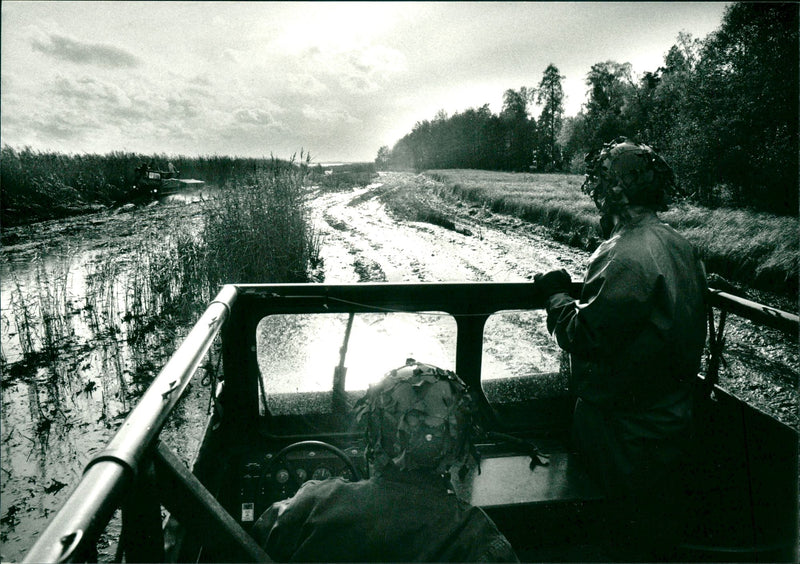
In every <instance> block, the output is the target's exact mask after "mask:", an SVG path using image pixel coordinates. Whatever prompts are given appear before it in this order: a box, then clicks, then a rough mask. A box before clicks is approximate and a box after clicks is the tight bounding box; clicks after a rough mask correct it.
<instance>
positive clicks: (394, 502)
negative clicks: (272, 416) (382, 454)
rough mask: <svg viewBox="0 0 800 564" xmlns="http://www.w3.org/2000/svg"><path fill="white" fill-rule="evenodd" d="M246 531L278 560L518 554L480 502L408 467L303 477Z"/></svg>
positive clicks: (463, 558) (481, 558)
mask: <svg viewBox="0 0 800 564" xmlns="http://www.w3.org/2000/svg"><path fill="white" fill-rule="evenodd" d="M253 536H254V538H255V539H256V541H257V542H258V543H259V544H260V545H261V546H262V547H264V549H265V550H266V551H267V553H268V554H269V555H270V556H271V557H272V558H274V559H275V560H278V561H296V562H414V561H422V562H447V561H451V562H452V561H459V562H516V561H517V557H516V555H515V554H514V551H513V549H512V548H511V545H510V544H509V543H508V541H507V540H506V538H505V537H504V536H503V535H502V534H501V533H500V532H499V531H498V530H497V527H496V526H495V525H494V523H492V521H491V520H490V519H489V517H488V516H487V515H486V514H485V513H484V512H483V511H482V510H481V509H480V508H477V507H473V506H471V505H469V504H467V503H465V502H463V501H461V500H459V499H458V498H457V497H456V496H455V495H454V494H453V493H452V492H450V491H449V490H448V488H447V485H446V482H444V481H436V480H435V479H434V481H432V480H431V477H430V476H424V475H420V473H418V472H414V471H403V472H401V471H395V472H392V473H389V474H384V475H381V476H376V477H372V478H370V479H368V480H362V481H359V482H345V481H344V480H342V479H341V478H333V479H329V480H325V481H321V482H320V481H309V482H307V483H306V484H304V485H303V487H302V488H300V490H299V491H298V492H297V494H296V495H295V496H294V497H292V498H291V499H288V500H285V501H281V502H277V503H275V504H273V505H272V507H270V508H269V509H268V510H267V511H265V512H264V514H263V515H262V516H261V518H260V519H259V520H258V521H257V522H256V524H255V525H254V528H253Z"/></svg>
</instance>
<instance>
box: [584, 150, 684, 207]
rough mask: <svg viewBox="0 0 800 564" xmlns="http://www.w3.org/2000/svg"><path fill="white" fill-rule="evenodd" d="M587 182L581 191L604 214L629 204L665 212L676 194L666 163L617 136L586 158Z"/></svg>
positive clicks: (669, 169)
mask: <svg viewBox="0 0 800 564" xmlns="http://www.w3.org/2000/svg"><path fill="white" fill-rule="evenodd" d="M585 163H586V179H585V180H584V183H583V186H582V187H581V189H582V190H583V192H584V193H586V194H588V195H589V196H591V198H592V199H593V200H594V202H595V204H596V205H597V207H598V208H599V209H600V210H601V211H603V212H606V213H607V212H613V211H616V210H619V209H621V208H623V207H624V206H626V205H629V204H635V205H643V206H648V207H650V208H653V209H655V210H657V211H665V210H666V209H667V203H668V200H669V198H670V197H671V196H674V195H675V194H677V193H678V190H677V186H676V185H675V175H674V173H673V172H672V169H671V168H670V166H669V165H668V164H667V162H666V161H665V160H664V159H663V158H661V157H660V156H659V155H657V154H656V152H655V151H653V149H652V148H651V147H649V146H648V145H644V144H642V143H634V142H632V141H629V140H628V139H627V138H625V137H618V138H616V139H614V140H613V141H611V142H609V143H606V144H604V145H603V147H602V148H601V149H595V150H593V151H591V152H590V153H589V154H587V155H586V158H585Z"/></svg>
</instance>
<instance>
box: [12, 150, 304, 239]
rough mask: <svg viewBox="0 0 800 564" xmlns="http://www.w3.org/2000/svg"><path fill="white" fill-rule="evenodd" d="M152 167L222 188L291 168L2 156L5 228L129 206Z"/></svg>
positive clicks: (260, 162)
mask: <svg viewBox="0 0 800 564" xmlns="http://www.w3.org/2000/svg"><path fill="white" fill-rule="evenodd" d="M142 163H150V164H151V166H153V168H156V169H159V170H166V168H167V165H168V163H172V164H173V165H174V166H175V167H176V168H177V169H178V170H179V171H180V176H181V177H182V178H196V179H199V180H203V181H205V182H206V184H210V185H215V186H223V185H224V184H226V183H227V182H229V181H233V180H235V179H236V178H239V177H242V176H244V175H246V174H259V173H261V172H262V171H269V170H271V169H274V168H275V167H278V168H286V167H290V166H292V165H291V163H290V161H286V160H279V159H276V158H266V157H264V158H245V157H230V156H218V155H211V156H198V157H187V156H181V155H166V154H151V155H145V154H139V153H129V152H123V151H114V152H111V153H107V154H105V155H98V154H75V155H72V154H64V153H54V152H42V151H34V150H33V149H30V148H27V147H26V148H23V149H15V148H12V147H10V146H8V145H5V146H3V147H2V149H1V150H0V177H2V183H3V190H2V194H0V207H1V208H2V209H0V214H1V217H0V219H2V224H3V225H6V226H10V225H17V224H20V223H28V222H32V221H39V220H43V219H52V218H58V217H65V216H69V215H74V214H78V213H86V212H91V211H96V210H97V209H99V208H100V207H102V206H111V205H114V204H117V203H120V202H123V201H125V200H126V199H127V198H128V197H129V196H130V195H131V194H132V191H133V187H134V185H135V184H136V173H135V171H136V168H137V167H139V166H140V165H141V164H142Z"/></svg>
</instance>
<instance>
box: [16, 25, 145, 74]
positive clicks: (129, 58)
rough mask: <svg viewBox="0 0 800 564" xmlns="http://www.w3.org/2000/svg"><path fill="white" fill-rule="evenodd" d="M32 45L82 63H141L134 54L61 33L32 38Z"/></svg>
mask: <svg viewBox="0 0 800 564" xmlns="http://www.w3.org/2000/svg"><path fill="white" fill-rule="evenodd" d="M31 46H32V47H33V48H34V49H35V50H37V51H39V52H41V53H44V54H45V55H49V56H51V57H54V58H56V59H61V60H64V61H70V62H73V63H78V64H82V65H97V66H100V67H106V68H132V67H137V66H139V65H140V64H141V61H140V60H139V59H138V58H137V57H136V56H135V55H133V54H131V53H129V52H128V51H125V50H124V49H121V48H119V47H114V46H113V45H105V44H102V43H90V42H81V41H78V40H75V39H72V38H70V37H66V36H64V35H59V34H55V33H53V34H49V35H47V37H46V38H45V39H44V40H42V39H39V38H34V39H31Z"/></svg>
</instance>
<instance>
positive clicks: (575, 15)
mask: <svg viewBox="0 0 800 564" xmlns="http://www.w3.org/2000/svg"><path fill="white" fill-rule="evenodd" d="M725 6H726V4H725V3H717V2H674V3H673V2H653V3H647V2H642V3H638V2H619V3H617V2H509V3H502V2H486V3H483V2H443V3H434V2H355V3H344V2H320V3H311V2H308V3H306V2H160V1H159V2H31V1H4V2H3V3H2V30H1V33H0V77H1V78H2V82H1V83H0V96H1V97H2V100H0V119H1V120H2V121H1V122H0V138H1V139H2V142H3V143H4V144H9V145H12V146H14V147H21V146H24V145H30V146H31V147H32V148H34V149H39V150H56V151H61V152H66V153H84V152H92V153H106V152H109V151H115V150H124V151H135V152H141V153H154V152H159V153H162V152H163V153H167V154H182V155H188V156H194V155H210V154H218V155H239V156H265V155H270V154H274V155H275V156H279V157H288V156H291V155H292V154H293V153H299V151H300V150H301V149H305V150H306V151H310V152H311V154H312V157H313V158H314V160H315V161H320V162H325V161H328V162H330V161H371V160H373V159H374V158H375V155H376V153H377V150H378V148H379V147H380V146H381V145H389V146H390V147H391V146H392V145H393V144H394V143H395V142H396V141H397V140H398V139H399V138H400V137H402V136H403V135H405V134H406V133H408V132H409V131H410V130H411V128H412V127H413V126H414V123H415V122H417V121H421V120H424V119H431V118H433V116H434V115H435V114H436V112H437V111H438V110H440V109H443V110H445V111H446V112H447V113H448V114H453V113H455V112H457V111H463V110H465V109H467V108H470V107H479V106H481V105H483V104H486V103H488V104H489V105H490V107H491V109H492V111H494V112H497V111H499V110H500V106H501V104H502V97H503V92H504V91H505V90H507V89H509V88H514V89H518V88H520V87H521V86H527V87H535V86H537V85H538V84H539V81H540V80H541V78H542V73H543V71H544V69H545V68H546V67H547V65H548V64H550V63H553V64H555V65H556V67H558V69H559V71H560V72H561V74H562V75H564V76H565V79H564V81H563V86H564V90H565V93H566V96H567V98H566V104H565V106H566V113H567V115H574V114H576V113H577V112H578V111H579V109H580V107H581V104H583V103H584V102H585V92H586V85H585V79H586V74H587V73H588V72H589V69H590V67H591V66H592V65H593V64H594V63H597V62H602V61H607V60H614V61H617V62H620V63H624V62H630V63H631V64H632V65H633V70H634V73H635V74H641V73H643V72H645V71H652V70H655V69H656V68H657V67H658V66H660V65H661V64H662V63H663V57H664V54H665V53H666V52H667V50H668V49H669V48H670V46H672V45H673V44H674V43H675V40H676V38H677V36H678V33H679V32H681V31H685V32H688V33H690V34H692V35H693V36H694V37H698V38H703V37H705V36H706V35H708V34H709V33H711V32H712V31H714V30H716V29H717V28H719V25H720V23H721V19H722V15H723V12H724V9H725Z"/></svg>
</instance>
